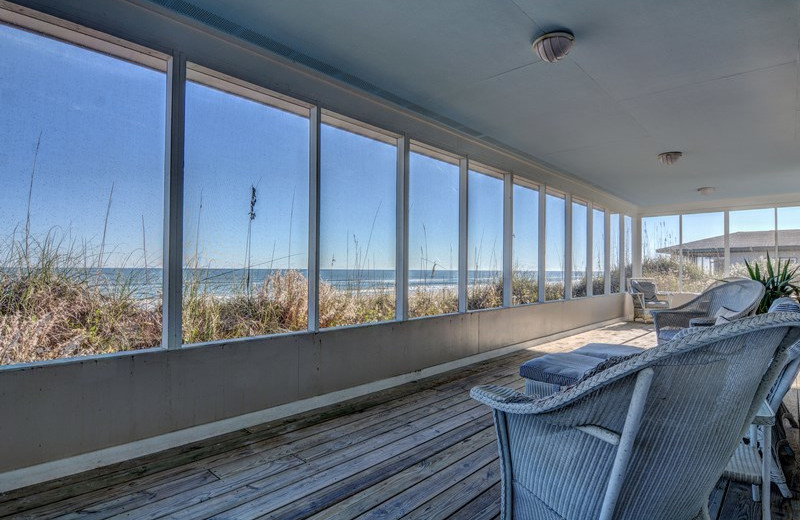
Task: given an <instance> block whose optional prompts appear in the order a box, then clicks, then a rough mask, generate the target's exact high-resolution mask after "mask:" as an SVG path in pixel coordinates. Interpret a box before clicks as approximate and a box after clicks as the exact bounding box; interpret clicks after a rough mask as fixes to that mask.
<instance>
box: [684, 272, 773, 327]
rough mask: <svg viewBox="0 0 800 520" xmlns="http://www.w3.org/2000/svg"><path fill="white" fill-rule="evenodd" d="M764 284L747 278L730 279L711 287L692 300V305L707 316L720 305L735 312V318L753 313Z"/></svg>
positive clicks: (716, 310)
mask: <svg viewBox="0 0 800 520" xmlns="http://www.w3.org/2000/svg"><path fill="white" fill-rule="evenodd" d="M763 296H764V285H763V284H762V283H761V282H757V281H755V280H749V279H745V278H743V279H740V280H731V281H729V282H726V283H722V284H720V285H717V286H714V287H711V288H710V289H708V290H706V291H705V292H703V293H701V294H700V295H699V296H698V297H697V298H695V299H694V300H693V302H694V304H695V305H694V306H695V307H696V308H697V309H698V310H702V311H704V312H705V313H706V315H707V316H714V315H715V314H716V313H717V312H718V311H719V310H720V309H721V308H722V307H725V308H726V309H728V310H730V311H734V312H735V313H736V316H735V317H736V318H738V317H745V316H749V315H751V314H753V313H755V311H756V309H757V308H758V304H759V303H760V302H761V298H762V297H763Z"/></svg>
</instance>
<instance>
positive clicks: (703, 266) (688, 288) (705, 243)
mask: <svg viewBox="0 0 800 520" xmlns="http://www.w3.org/2000/svg"><path fill="white" fill-rule="evenodd" d="M682 221H683V234H682V236H683V246H682V248H681V249H682V251H683V267H682V271H683V284H682V287H681V290H682V291H685V292H701V291H703V289H705V288H706V287H708V285H709V284H710V283H711V282H713V281H714V280H717V279H720V278H722V277H723V275H724V262H725V215H724V214H723V213H721V212H720V213H693V214H688V215H683V217H682Z"/></svg>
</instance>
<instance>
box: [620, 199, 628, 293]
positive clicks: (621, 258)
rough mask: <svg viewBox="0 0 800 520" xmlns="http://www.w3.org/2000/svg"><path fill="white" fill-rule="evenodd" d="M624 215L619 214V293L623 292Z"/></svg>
mask: <svg viewBox="0 0 800 520" xmlns="http://www.w3.org/2000/svg"><path fill="white" fill-rule="evenodd" d="M626 247H627V246H626V244H625V214H624V213H622V212H620V213H619V252H618V256H619V258H618V261H619V264H618V265H619V292H625V248H626Z"/></svg>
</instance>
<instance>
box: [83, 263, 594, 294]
mask: <svg viewBox="0 0 800 520" xmlns="http://www.w3.org/2000/svg"><path fill="white" fill-rule="evenodd" d="M293 270H294V271H298V272H299V273H300V274H302V275H303V276H306V273H307V270H306V269H293ZM76 271H81V272H85V273H88V276H89V279H90V281H91V282H92V283H93V284H95V285H96V286H100V287H101V289H104V290H108V291H109V292H111V291H113V290H114V289H115V288H118V287H121V286H125V287H126V288H128V289H129V290H130V291H131V292H132V294H133V295H134V296H135V297H139V298H152V297H153V296H154V295H157V294H158V293H159V292H160V291H161V286H162V269H161V268H160V267H158V268H154V267H148V268H143V267H141V268H139V267H104V268H101V269H92V268H85V269H80V270H77V269H76ZM286 271H288V270H287V269H285V268H280V269H279V268H273V269H269V268H266V269H251V270H250V276H249V283H250V287H258V286H260V285H262V284H263V283H264V282H265V281H266V280H267V279H268V278H269V277H270V276H271V275H272V274H273V273H281V272H286ZM515 273H521V274H522V275H524V276H527V277H531V278H535V277H536V276H538V272H537V271H535V270H528V271H526V270H522V271H515ZM583 274H584V272H583V271H581V272H575V273H573V277H574V278H580V277H582V276H583ZM597 274H600V273H597ZM546 276H547V281H548V282H559V281H562V280H563V279H564V272H563V271H547V274H546ZM501 277H502V272H501V271H495V270H478V271H476V270H470V271H469V272H468V274H467V284H468V285H472V284H489V283H494V282H495V281H497V280H499V279H500V278H501ZM183 278H184V281H186V280H197V281H198V282H199V283H200V284H201V285H202V290H203V291H204V292H206V293H208V294H212V295H217V296H229V295H231V294H234V293H236V292H239V291H241V290H243V289H244V288H245V285H246V284H247V271H246V269H243V268H228V269H225V268H197V269H194V268H184V270H183ZM320 280H321V281H323V282H325V283H329V284H330V285H332V286H333V287H335V288H336V289H339V290H343V291H355V290H378V289H393V288H394V286H395V283H396V280H395V270H394V269H320ZM457 285H458V271H456V270H449V269H436V270H422V269H411V270H409V280H408V286H409V289H416V288H420V287H425V288H429V289H443V288H453V289H455V288H456V287H457Z"/></svg>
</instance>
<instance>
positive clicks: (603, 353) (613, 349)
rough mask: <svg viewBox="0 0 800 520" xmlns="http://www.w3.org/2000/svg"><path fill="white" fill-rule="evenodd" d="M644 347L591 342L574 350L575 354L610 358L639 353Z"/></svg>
mask: <svg viewBox="0 0 800 520" xmlns="http://www.w3.org/2000/svg"><path fill="white" fill-rule="evenodd" d="M643 351H644V349H643V348H641V347H634V346H632V345H617V344H615V343H589V344H587V345H584V346H582V347H581V348H577V349H575V350H573V351H572V352H573V354H582V355H584V356H592V357H596V358H600V359H608V358H612V357H619V356H630V355H631V354H639V353H641V352H643Z"/></svg>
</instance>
